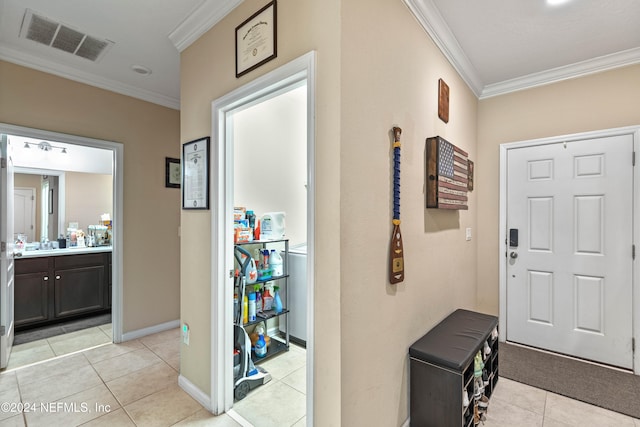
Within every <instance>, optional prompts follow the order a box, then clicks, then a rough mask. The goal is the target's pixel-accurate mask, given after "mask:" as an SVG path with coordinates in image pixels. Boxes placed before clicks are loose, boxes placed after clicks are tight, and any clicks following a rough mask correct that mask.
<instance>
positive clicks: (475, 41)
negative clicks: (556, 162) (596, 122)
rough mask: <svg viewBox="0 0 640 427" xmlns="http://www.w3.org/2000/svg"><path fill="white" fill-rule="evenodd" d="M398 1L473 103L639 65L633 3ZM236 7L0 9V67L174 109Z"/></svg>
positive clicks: (194, 1) (181, 3) (47, 0)
mask: <svg viewBox="0 0 640 427" xmlns="http://www.w3.org/2000/svg"><path fill="white" fill-rule="evenodd" d="M266 1H267V0H265V3H266ZM398 1H400V0H398ZM403 1H404V2H405V4H406V5H407V6H408V7H409V9H410V10H411V11H412V13H413V14H414V15H415V17H416V19H417V20H418V22H419V23H420V24H421V25H422V26H423V27H424V29H425V30H426V31H427V33H428V34H429V35H430V36H431V38H432V39H433V40H434V42H435V43H436V44H437V45H438V47H439V48H440V49H441V50H442V51H443V53H444V54H445V56H446V57H447V59H448V60H449V61H450V62H451V63H452V64H453V66H454V67H455V68H456V70H457V71H458V72H459V73H460V75H461V76H462V78H463V79H464V80H465V82H466V83H467V84H468V85H469V87H470V88H471V89H472V90H473V91H474V93H475V94H476V95H477V96H478V97H479V98H484V97H489V96H494V95H499V94H502V93H507V92H511V91H514V90H520V89H523V88H527V87H533V86H537V85H541V84H546V83H549V82H553V81H558V80H562V79H567V78H571V77H575V76H579V75H584V74H588V73H592V72H597V71H602V70H605V69H609V68H614V67H619V66H624V65H629V64H634V63H638V62H640V25H638V24H637V21H638V18H640V1H638V0H573V1H571V2H568V3H566V4H564V5H559V6H555V7H551V6H548V5H547V4H546V2H545V0H527V1H514V0H475V1H468V0H403ZM241 2H242V0H134V1H131V0H92V1H86V0H0V59H2V60H6V61H9V62H13V63H16V64H19V65H23V66H26V67H30V68H34V69H38V70H41V71H45V72H48V73H52V74H56V75H59V76H63V77H66V78H70V79H72V80H76V81H80V82H82V83H86V84H90V85H93V86H97V87H100V88H103V89H107V90H111V91H114V92H117V93H122V94H126V95H129V96H133V97H136V98H139V99H143V100H146V101H149V102H153V103H156V104H160V105H164V106H166V107H170V108H174V109H179V108H180V51H182V50H183V49H185V48H186V47H188V46H189V45H190V44H191V43H192V42H193V41H195V40H197V38H198V37H200V36H201V35H202V34H204V33H205V32H206V31H208V30H209V29H210V28H211V27H213V26H214V25H215V24H216V23H217V22H219V21H220V20H221V19H222V18H223V17H224V16H226V15H227V14H228V13H229V12H230V11H231V10H233V9H234V8H235V7H236V6H237V5H238V4H240V3H241ZM372 4H375V3H372ZM27 9H30V10H31V11H32V13H33V14H36V15H38V16H42V17H45V18H46V19H48V20H51V21H56V22H59V23H60V24H62V25H63V26H64V27H66V28H70V29H72V30H75V31H76V32H80V33H85V34H87V35H88V36H91V37H95V38H98V39H101V40H107V41H109V42H112V43H113V44H112V45H111V47H109V48H108V49H107V50H106V53H104V54H103V56H102V57H101V58H99V59H98V60H97V61H95V62H94V61H91V60H89V59H85V58H81V57H78V56H75V55H73V54H71V53H67V52H65V51H62V50H59V49H56V48H53V47H49V46H45V45H43V44H39V43H36V42H34V41H32V40H29V39H27V38H25V37H20V35H21V28H22V26H23V21H24V17H25V12H26V11H27ZM22 33H25V31H23V32H22ZM141 67H142V68H141ZM133 68H137V69H138V70H141V69H143V68H148V69H149V70H150V71H151V73H150V74H148V75H142V74H140V73H139V72H136V71H135V70H134V69H133Z"/></svg>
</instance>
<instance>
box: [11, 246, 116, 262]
mask: <svg viewBox="0 0 640 427" xmlns="http://www.w3.org/2000/svg"><path fill="white" fill-rule="evenodd" d="M112 250H113V248H112V247H111V246H95V247H86V248H77V247H76V248H65V249H44V250H41V249H38V250H35V251H22V252H18V251H16V252H15V257H16V259H20V258H38V257H47V256H60V255H78V254H92V253H100V252H111V251H112Z"/></svg>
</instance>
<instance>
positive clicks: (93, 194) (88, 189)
mask: <svg viewBox="0 0 640 427" xmlns="http://www.w3.org/2000/svg"><path fill="white" fill-rule="evenodd" d="M112 200H113V177H112V176H111V175H101V174H92V173H80V172H67V173H66V174H65V217H66V218H65V225H67V224H69V223H70V222H77V223H78V227H80V229H81V230H84V232H85V234H88V233H89V225H94V224H99V223H100V215H102V214H104V213H108V214H110V215H113V205H112Z"/></svg>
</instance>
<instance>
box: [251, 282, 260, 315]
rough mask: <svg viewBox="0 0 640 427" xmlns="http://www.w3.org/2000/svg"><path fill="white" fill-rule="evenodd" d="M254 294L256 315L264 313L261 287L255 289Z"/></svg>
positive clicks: (257, 286) (256, 286)
mask: <svg viewBox="0 0 640 427" xmlns="http://www.w3.org/2000/svg"><path fill="white" fill-rule="evenodd" d="M253 292H254V293H255V294H256V314H257V313H259V312H261V311H262V292H260V285H255V286H254V287H253Z"/></svg>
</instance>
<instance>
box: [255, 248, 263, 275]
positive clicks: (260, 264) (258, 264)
mask: <svg viewBox="0 0 640 427" xmlns="http://www.w3.org/2000/svg"><path fill="white" fill-rule="evenodd" d="M260 255H262V251H261V250H260V249H258V248H255V249H254V250H253V259H255V260H256V267H258V270H262V268H263V267H262V263H261V262H260Z"/></svg>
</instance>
